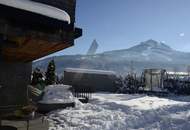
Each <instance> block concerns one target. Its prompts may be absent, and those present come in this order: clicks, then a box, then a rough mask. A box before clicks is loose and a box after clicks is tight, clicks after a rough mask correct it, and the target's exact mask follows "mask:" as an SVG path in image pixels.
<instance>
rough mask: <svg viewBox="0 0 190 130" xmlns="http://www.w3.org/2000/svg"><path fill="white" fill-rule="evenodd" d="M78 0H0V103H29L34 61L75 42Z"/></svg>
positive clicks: (77, 32) (18, 104) (78, 30)
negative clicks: (29, 87) (29, 88)
mask: <svg viewBox="0 0 190 130" xmlns="http://www.w3.org/2000/svg"><path fill="white" fill-rule="evenodd" d="M75 7H76V0H0V72H1V73H0V84H1V86H2V87H1V88H0V107H1V106H2V107H5V106H7V105H8V106H14V107H17V106H20V105H24V104H26V103H27V100H26V99H27V85H28V84H30V75H31V70H32V61H34V60H36V59H38V58H41V57H43V56H47V55H49V54H52V53H54V52H57V51H60V50H63V49H65V48H68V47H71V46H73V45H74V40H75V39H76V38H78V37H80V36H81V35H82V30H81V29H79V28H76V27H75V24H74V23H75Z"/></svg>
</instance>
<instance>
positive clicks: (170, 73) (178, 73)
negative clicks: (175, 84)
mask: <svg viewBox="0 0 190 130" xmlns="http://www.w3.org/2000/svg"><path fill="white" fill-rule="evenodd" d="M167 74H169V75H187V76H188V75H189V74H188V72H172V71H170V72H167Z"/></svg>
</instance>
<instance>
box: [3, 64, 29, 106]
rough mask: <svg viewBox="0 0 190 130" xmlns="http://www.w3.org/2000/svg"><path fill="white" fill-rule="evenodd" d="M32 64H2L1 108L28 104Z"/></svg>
mask: <svg viewBox="0 0 190 130" xmlns="http://www.w3.org/2000/svg"><path fill="white" fill-rule="evenodd" d="M31 69H32V63H6V62H2V61H1V62H0V85H1V88H0V106H7V105H22V104H25V103H26V102H27V85H28V84H29V83H30V76H31Z"/></svg>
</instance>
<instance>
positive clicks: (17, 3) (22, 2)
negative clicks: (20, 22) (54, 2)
mask: <svg viewBox="0 0 190 130" xmlns="http://www.w3.org/2000/svg"><path fill="white" fill-rule="evenodd" d="M0 4H1V5H5V6H9V7H13V8H17V9H21V10H25V11H29V12H32V13H36V14H40V15H44V16H47V17H50V18H54V19H58V20H61V21H64V22H68V23H69V24H70V22H71V19H70V16H69V14H68V13H67V12H66V11H64V10H61V9H59V8H56V7H53V6H50V5H47V4H43V3H39V2H34V1H30V0H0Z"/></svg>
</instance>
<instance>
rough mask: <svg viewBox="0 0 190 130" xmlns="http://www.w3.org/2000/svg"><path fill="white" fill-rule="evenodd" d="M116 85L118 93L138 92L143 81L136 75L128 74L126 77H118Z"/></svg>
mask: <svg viewBox="0 0 190 130" xmlns="http://www.w3.org/2000/svg"><path fill="white" fill-rule="evenodd" d="M115 86H116V88H117V93H137V92H138V90H139V87H141V86H142V83H141V82H140V81H139V80H137V78H136V77H135V76H132V75H127V76H126V77H122V76H119V77H117V78H116V80H115Z"/></svg>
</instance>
